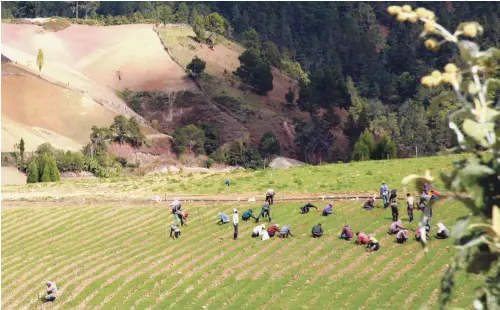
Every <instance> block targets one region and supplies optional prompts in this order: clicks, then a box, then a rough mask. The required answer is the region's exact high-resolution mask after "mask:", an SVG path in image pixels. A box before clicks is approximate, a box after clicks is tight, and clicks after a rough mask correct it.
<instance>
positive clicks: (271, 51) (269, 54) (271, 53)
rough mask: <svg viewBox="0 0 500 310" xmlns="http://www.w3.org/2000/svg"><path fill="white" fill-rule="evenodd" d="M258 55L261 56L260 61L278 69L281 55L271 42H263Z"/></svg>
mask: <svg viewBox="0 0 500 310" xmlns="http://www.w3.org/2000/svg"><path fill="white" fill-rule="evenodd" d="M260 53H261V55H262V59H264V60H265V61H267V62H268V63H269V64H270V65H271V66H273V67H275V68H278V69H279V68H280V66H281V54H280V51H279V49H278V47H277V46H276V44H274V43H273V42H271V41H266V42H264V44H262V48H261V50H260Z"/></svg>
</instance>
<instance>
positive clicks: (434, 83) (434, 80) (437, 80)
mask: <svg viewBox="0 0 500 310" xmlns="http://www.w3.org/2000/svg"><path fill="white" fill-rule="evenodd" d="M442 80H443V78H442V77H441V76H439V77H433V78H432V85H431V86H439V84H441V82H442Z"/></svg>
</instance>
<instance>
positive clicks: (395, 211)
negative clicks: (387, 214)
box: [391, 202, 399, 222]
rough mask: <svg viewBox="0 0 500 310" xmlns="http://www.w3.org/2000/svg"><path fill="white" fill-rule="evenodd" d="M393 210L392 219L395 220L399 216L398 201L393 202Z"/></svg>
mask: <svg viewBox="0 0 500 310" xmlns="http://www.w3.org/2000/svg"><path fill="white" fill-rule="evenodd" d="M391 211H392V221H393V222H395V221H397V220H398V218H399V209H398V204H397V203H396V202H391Z"/></svg>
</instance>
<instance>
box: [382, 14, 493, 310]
mask: <svg viewBox="0 0 500 310" xmlns="http://www.w3.org/2000/svg"><path fill="white" fill-rule="evenodd" d="M388 12H389V14H391V15H393V16H396V18H397V20H398V21H399V22H410V23H417V22H418V21H420V22H421V23H423V24H424V31H423V32H422V34H421V37H422V38H427V39H426V41H425V47H426V48H427V49H429V50H431V51H437V50H438V49H439V48H440V46H441V45H443V44H454V45H456V46H457V48H458V50H459V52H460V57H461V59H462V60H463V63H464V64H466V67H464V68H459V67H458V66H457V65H456V64H453V63H449V64H447V65H446V66H445V67H444V70H443V72H441V71H439V70H434V71H433V72H431V74H429V75H427V76H424V77H422V80H421V83H422V84H423V85H425V86H428V87H435V86H439V85H449V86H451V87H452V89H453V90H454V92H455V94H456V96H457V99H458V100H459V103H460V104H461V108H460V109H458V110H456V111H453V112H452V113H450V114H449V116H448V120H449V127H450V128H451V129H452V130H453V131H454V132H455V134H456V137H457V142H458V146H459V147H460V149H461V150H463V151H467V152H470V153H472V154H473V156H471V157H470V158H468V159H464V160H461V161H458V162H455V163H453V166H454V169H453V170H452V171H451V172H449V173H442V174H441V179H442V181H443V182H444V184H445V187H446V189H447V190H449V191H450V192H453V193H454V194H453V195H450V196H449V197H448V198H449V199H454V200H458V201H460V202H462V203H463V204H465V206H467V207H468V208H469V210H470V212H471V213H470V215H469V216H466V217H463V218H459V219H457V222H456V224H455V226H454V227H453V231H452V236H453V238H454V244H455V246H456V249H457V254H456V256H455V258H454V259H453V261H452V262H451V264H450V265H449V267H448V268H447V270H446V272H445V273H444V275H443V278H442V280H441V298H440V301H441V309H444V307H445V306H446V304H447V303H448V302H449V301H450V298H451V294H452V292H453V288H454V278H455V275H456V273H457V272H458V271H460V270H465V271H466V272H467V273H471V274H475V275H477V276H479V277H481V278H482V280H483V282H482V285H481V287H479V288H478V290H477V292H476V298H475V299H474V302H473V307H474V308H475V309H499V308H500V208H499V207H498V206H500V156H499V155H500V139H499V138H498V137H499V136H500V130H499V128H498V127H499V116H500V110H499V107H498V106H496V107H493V106H492V105H493V103H494V102H495V99H497V100H498V95H497V93H500V92H499V90H500V80H499V79H497V78H496V75H497V70H498V65H499V64H498V62H499V60H500V50H498V49H496V48H489V49H488V50H486V51H481V50H480V48H479V46H478V45H477V44H476V43H474V42H472V41H469V40H465V39H464V37H468V38H475V37H477V36H479V35H482V33H483V27H482V26H481V25H480V24H478V23H476V22H465V23H462V24H460V25H459V26H458V27H457V29H456V31H455V32H453V33H452V32H451V31H448V30H447V29H445V28H444V27H443V26H442V25H440V24H438V23H437V22H436V18H435V14H434V12H431V11H429V10H427V9H425V8H418V9H416V10H413V9H412V8H411V6H409V5H404V6H402V7H400V6H390V7H389V8H388ZM438 40H439V41H438ZM485 150H486V151H487V152H484V151H485ZM432 180H433V178H432V177H431V176H430V174H428V173H427V174H426V175H425V176H417V175H411V176H408V177H407V178H405V179H404V180H403V185H404V186H406V185H408V184H410V183H413V184H414V185H416V186H417V189H418V190H421V189H422V187H423V184H424V183H430V182H432ZM464 194H465V196H464ZM431 207H432V202H431ZM426 220H427V219H426V218H425V216H424V218H423V219H422V221H420V222H419V229H421V230H423V231H422V235H425V232H424V230H425V227H424V223H425V221H426ZM472 222H473V223H472ZM423 246H424V248H425V249H427V248H426V240H423Z"/></svg>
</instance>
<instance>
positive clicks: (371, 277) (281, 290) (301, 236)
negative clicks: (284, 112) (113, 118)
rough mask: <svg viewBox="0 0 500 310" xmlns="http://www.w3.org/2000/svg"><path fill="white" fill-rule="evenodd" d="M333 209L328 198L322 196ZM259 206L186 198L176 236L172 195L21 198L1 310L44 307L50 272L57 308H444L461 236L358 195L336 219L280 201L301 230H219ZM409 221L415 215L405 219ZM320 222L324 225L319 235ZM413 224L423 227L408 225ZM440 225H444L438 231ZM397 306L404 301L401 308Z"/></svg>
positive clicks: (8, 230)
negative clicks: (406, 230) (424, 241)
mask: <svg viewBox="0 0 500 310" xmlns="http://www.w3.org/2000/svg"><path fill="white" fill-rule="evenodd" d="M316 204H317V205H318V206H320V207H321V206H323V205H324V204H325V202H322V201H318V202H316ZM250 206H252V207H253V208H254V209H260V207H259V206H258V205H255V204H254V205H250V204H240V205H229V204H225V205H222V206H221V205H219V206H216V205H215V206H214V205H207V206H201V205H199V206H193V205H187V206H185V209H186V210H187V211H188V212H189V213H190V221H189V227H185V228H183V229H182V234H183V235H182V237H181V238H180V239H178V240H171V239H169V238H168V237H167V235H166V234H167V230H166V229H167V226H168V225H170V224H171V222H172V221H173V217H172V215H171V214H170V212H169V210H168V207H167V206H166V204H165V203H163V204H158V205H141V206H127V205H113V206H102V205H99V206H69V205H59V206H47V205H45V206H43V207H41V206H12V207H8V206H7V207H4V208H3V210H2V297H3V298H2V308H3V309H36V308H37V307H39V305H38V304H37V302H38V301H37V294H38V293H40V294H42V293H43V288H44V283H45V281H47V280H53V281H56V282H57V285H58V287H59V289H60V298H59V299H58V300H57V301H56V302H55V303H54V304H51V305H45V306H44V308H50V309H167V308H177V309H202V308H206V309H235V308H236V307H238V308H240V309H268V308H271V307H272V308H275V309H276V308H278V309H334V308H335V309H340V308H342V309H375V308H376V309H388V308H394V307H396V308H400V309H403V308H404V309H420V308H421V307H424V308H428V309H430V308H435V306H436V303H437V302H438V296H439V295H438V293H439V290H438V287H439V279H440V275H441V271H442V270H443V268H445V265H446V264H447V263H449V261H450V258H451V257H452V255H453V254H454V249H453V247H452V241H451V240H446V241H440V240H435V239H434V240H431V242H430V251H429V253H427V255H425V254H424V252H423V250H422V249H421V246H420V245H419V244H418V243H417V242H415V241H414V240H413V238H412V239H411V241H410V242H408V243H407V244H404V245H399V244H396V243H395V242H394V236H389V235H387V234H386V231H387V229H388V225H389V223H390V211H389V210H382V209H376V210H374V211H371V212H367V211H361V209H360V207H361V205H360V202H359V201H357V202H352V201H349V202H339V203H336V205H335V208H334V212H335V214H334V215H333V216H330V217H328V218H325V217H321V216H320V215H319V213H318V212H315V211H314V210H313V211H312V212H311V213H309V214H307V215H301V214H299V209H298V207H299V206H300V204H298V203H297V204H282V203H280V204H276V205H275V206H273V209H272V212H273V220H274V222H276V223H279V224H291V225H292V231H293V232H294V233H295V234H296V237H292V238H289V239H288V240H282V239H278V238H276V237H275V238H272V239H271V240H269V241H265V242H262V241H259V240H256V239H252V238H251V237H250V235H251V230H252V229H253V227H254V226H256V224H255V223H254V222H244V223H240V240H238V241H234V240H232V239H231V238H232V226H231V225H224V226H219V225H217V224H216V222H217V220H218V219H217V213H218V212H219V211H224V212H226V213H230V211H231V210H232V208H233V207H237V208H238V209H239V210H240V214H241V212H242V211H244V210H246V209H247V208H248V207H250ZM466 213H467V212H466V210H465V209H464V208H463V207H460V206H457V205H453V204H448V203H445V204H443V205H442V206H440V207H439V208H437V209H436V211H435V215H434V216H435V220H434V223H433V224H436V223H437V219H441V220H443V221H444V223H445V224H446V225H448V226H451V225H452V223H453V222H454V220H455V218H456V217H458V216H461V215H464V214H466ZM403 220H406V215H403ZM317 222H321V223H322V225H323V227H324V229H325V231H326V233H325V235H324V236H323V237H322V238H320V239H312V238H311V237H310V236H309V232H310V229H311V228H312V226H313V225H314V224H316V223H317ZM345 222H348V223H349V224H350V225H351V226H352V227H353V229H354V230H355V231H358V230H359V231H364V232H366V233H376V236H377V238H378V239H379V241H380V242H381V245H382V247H381V250H380V251H379V252H377V253H366V252H365V251H364V249H363V248H362V247H358V246H356V245H354V244H353V243H352V242H346V241H343V240H340V239H338V233H339V232H340V230H341V228H342V226H343V224H344V223H345ZM409 227H410V228H415V227H416V224H411V225H409ZM433 232H434V233H435V228H433ZM456 287H457V291H456V294H455V298H454V300H453V302H452V304H453V305H454V306H460V307H467V305H469V304H470V303H471V301H472V297H473V288H474V279H466V278H465V277H464V276H463V275H462V276H460V277H459V278H458V279H457V286H456ZM395 305H397V306H395Z"/></svg>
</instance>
